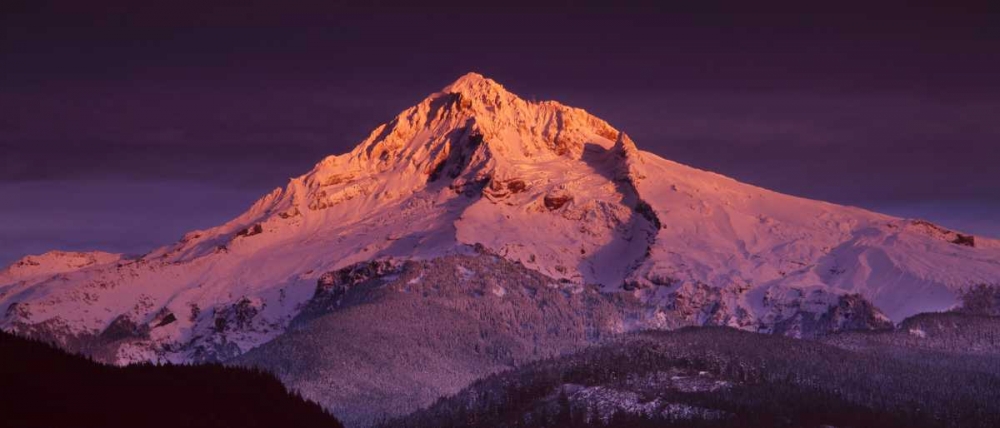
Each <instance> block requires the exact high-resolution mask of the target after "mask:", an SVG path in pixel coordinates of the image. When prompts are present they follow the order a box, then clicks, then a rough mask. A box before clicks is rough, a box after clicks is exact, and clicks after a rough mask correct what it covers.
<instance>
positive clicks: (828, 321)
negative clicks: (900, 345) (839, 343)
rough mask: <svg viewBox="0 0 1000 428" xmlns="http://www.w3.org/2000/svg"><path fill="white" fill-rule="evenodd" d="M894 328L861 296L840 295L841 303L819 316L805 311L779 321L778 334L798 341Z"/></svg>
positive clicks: (838, 298)
mask: <svg viewBox="0 0 1000 428" xmlns="http://www.w3.org/2000/svg"><path fill="white" fill-rule="evenodd" d="M893 327H894V324H893V323H892V321H890V320H889V318H887V317H886V316H885V314H883V313H882V311H880V310H879V309H878V308H876V307H875V306H873V305H872V304H871V303H870V302H868V301H867V300H865V299H864V298H863V297H861V296H859V295H857V294H848V295H842V296H837V303H836V304H835V305H832V306H830V307H829V309H827V310H826V312H823V313H820V314H816V313H814V312H810V311H807V310H804V309H801V310H798V311H796V312H795V313H794V315H792V316H790V317H787V318H784V319H782V320H781V321H778V322H777V323H775V324H774V326H773V327H772V328H771V331H772V332H774V333H778V334H782V335H785V336H792V337H798V338H814V337H820V336H824V335H827V334H830V333H839V332H844V331H875V330H891V329H892V328H893Z"/></svg>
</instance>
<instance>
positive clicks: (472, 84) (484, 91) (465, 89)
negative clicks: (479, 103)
mask: <svg viewBox="0 0 1000 428" xmlns="http://www.w3.org/2000/svg"><path fill="white" fill-rule="evenodd" d="M444 92H450V93H457V94H462V95H465V96H468V97H470V98H476V97H479V96H483V95H496V94H498V93H506V92H507V91H506V90H505V89H504V87H503V85H501V84H499V83H497V82H496V81H495V80H493V79H490V78H488V77H486V76H483V75H482V74H479V73H476V72H469V73H466V74H464V75H462V77H459V78H458V79H457V80H455V81H454V82H452V83H451V84H450V85H448V86H446V87H445V88H444Z"/></svg>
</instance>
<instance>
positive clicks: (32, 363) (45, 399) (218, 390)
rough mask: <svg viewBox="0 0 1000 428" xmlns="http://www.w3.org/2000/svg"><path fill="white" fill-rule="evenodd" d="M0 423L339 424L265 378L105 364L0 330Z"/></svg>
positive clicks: (17, 427) (222, 370) (23, 427)
mask: <svg viewBox="0 0 1000 428" xmlns="http://www.w3.org/2000/svg"><path fill="white" fill-rule="evenodd" d="M0 383H2V385H3V391H4V394H3V400H2V401H0V414H2V416H0V421H2V422H0V425H3V426H4V427H9V428H29V427H38V428H43V427H44V428H51V427H70V426H72V427H94V428H97V427H104V428H111V427H171V428H173V427H221V426H225V427H237V426H238V427H248V428H249V427H274V426H295V427H326V428H336V427H340V426H341V425H340V423H339V422H338V421H337V420H336V419H334V418H333V417H332V416H330V414H328V413H327V412H325V411H324V410H323V408H322V407H320V406H318V405H317V404H316V403H312V402H308V401H305V400H303V399H302V398H301V397H298V396H297V395H293V394H290V393H289V392H288V391H287V390H286V389H285V387H284V386H283V385H282V384H281V383H279V382H278V380H277V379H275V378H274V377H273V376H270V375H268V374H265V373H261V372H257V371H250V370H244V369H237V368H231V367H223V366H219V365H203V366H190V367H189V366H153V365H141V366H131V367H110V366H105V365H101V364H97V363H94V362H93V361H89V360H87V359H85V358H83V357H80V356H76V355H69V354H67V353H65V352H63V351H60V350H57V349H55V348H52V347H51V346H49V345H46V344H44V343H40V342H35V341H31V340H26V339H23V338H19V337H15V336H12V335H10V334H8V333H4V332H0Z"/></svg>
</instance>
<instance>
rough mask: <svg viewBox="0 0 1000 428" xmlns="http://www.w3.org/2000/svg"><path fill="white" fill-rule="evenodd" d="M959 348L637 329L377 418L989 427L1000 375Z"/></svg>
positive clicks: (998, 412)
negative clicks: (839, 344)
mask: <svg viewBox="0 0 1000 428" xmlns="http://www.w3.org/2000/svg"><path fill="white" fill-rule="evenodd" d="M964 357H965V356H964V355H950V356H943V357H941V358H938V359H933V360H918V359H896V358H894V357H893V356H888V355H884V354H880V353H874V352H852V351H848V350H843V349H838V348H836V347H833V346H829V345H824V344H820V343H816V342H813V341H809V340H795V339H789V338H785V337H780V336H776V335H770V336H761V335H758V334H753V333H747V332H742V331H737V330H733V329H728V328H716V327H705V328H685V329H682V330H679V331H671V332H642V333H636V334H628V335H624V336H622V337H620V339H619V340H616V341H614V342H613V343H609V344H606V345H603V346H595V347H591V348H588V349H586V350H583V351H581V352H577V353H574V354H571V355H567V356H563V357H560V358H553V359H548V360H544V361H539V362H535V363H532V364H528V365H525V366H523V367H519V368H517V369H515V370H511V371H507V372H503V373H498V374H495V375H492V376H488V377H486V378H484V379H482V380H478V381H476V382H475V383H473V384H472V385H470V386H469V387H468V388H465V389H463V390H462V391H461V392H459V393H457V394H454V395H452V396H449V397H447V398H444V399H442V400H440V401H438V402H436V403H434V405H432V406H429V407H428V408H427V409H424V410H422V411H419V412H416V413H414V414H412V415H409V416H406V417H403V418H398V419H396V420H393V421H391V422H390V423H387V424H384V425H383V426H386V427H410V428H419V427H533V428H542V427H592V426H606V425H605V422H608V421H610V422H611V423H610V424H609V425H610V426H612V427H637V426H638V427H645V426H648V427H819V426H845V427H876V426H877V427H992V426H996V424H997V423H1000V404H998V403H1000V402H998V399H1000V396H998V394H1000V375H998V374H997V373H996V372H995V370H994V371H993V372H988V373H987V372H982V371H979V370H976V366H975V364H968V363H967V361H966V360H965V358H964ZM993 362H994V363H995V362H996V361H995V358H994V361H993Z"/></svg>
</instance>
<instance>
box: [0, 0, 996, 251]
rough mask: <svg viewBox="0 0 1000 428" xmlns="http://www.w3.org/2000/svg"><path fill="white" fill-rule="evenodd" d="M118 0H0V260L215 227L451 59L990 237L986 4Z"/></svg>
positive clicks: (734, 158) (702, 162)
mask: <svg viewBox="0 0 1000 428" xmlns="http://www.w3.org/2000/svg"><path fill="white" fill-rule="evenodd" d="M130 3H133V4H140V3H141V2H127V3H120V4H116V3H112V2H101V1H97V2H44V1H31V2H18V1H15V2H4V5H3V6H0V8H3V9H2V10H0V64H2V67H0V153H2V155H0V201H3V202H2V203H0V264H5V263H7V262H9V261H11V260H13V259H15V258H17V257H20V256H21V255H23V254H26V253H38V252H43V251H46V250H48V249H54V248H61V249H106V250H110V251H124V252H133V253H141V252H144V251H146V250H148V249H150V248H151V247H153V246H155V245H157V244H163V243H167V242H171V241H173V240H176V239H177V238H179V237H180V236H181V234H183V233H184V232H185V231H187V230H191V229H195V228H203V227H208V226H211V225H214V224H217V223H219V222H222V221H224V220H226V219H228V218H231V217H233V216H235V215H236V214H238V213H239V212H241V211H242V210H244V209H245V208H246V207H248V206H249V205H250V203H252V202H253V200H254V199H256V198H257V197H258V196H260V195H262V194H264V193H265V192H266V191H268V190H270V189H272V188H274V187H278V186H283V185H284V184H285V182H286V180H287V179H288V178H289V177H291V176H295V175H299V174H302V173H304V172H306V171H307V170H308V169H309V168H310V167H311V166H312V165H313V164H314V163H315V162H316V161H318V160H319V159H320V158H322V157H323V156H325V155H327V154H333V153H340V152H344V151H346V150H348V149H350V148H351V147H353V145H355V144H356V143H357V142H358V141H360V140H361V139H362V138H363V137H365V136H366V135H367V134H368V132H369V131H370V130H371V129H372V128H374V127H375V126H377V125H378V124H379V123H381V122H384V121H386V120H388V119H390V118H391V117H392V116H394V115H395V114H396V113H398V112H399V111H400V110H402V109H404V108H406V107H408V106H410V105H412V104H415V103H416V102H418V101H419V100H421V99H422V98H423V97H424V96H426V95H427V94H429V93H431V92H434V91H436V90H438V89H440V88H441V87H443V86H445V85H446V84H448V83H450V81H452V80H454V79H455V78H457V77H458V76H460V75H461V74H464V73H465V72H468V71H479V72H481V73H484V74H486V75H487V76H489V77H492V78H494V79H496V80H498V81H499V82H501V83H503V84H504V85H505V86H507V87H508V88H509V89H510V90H512V91H513V92H515V93H518V94H520V95H522V96H524V97H526V98H529V99H530V98H537V99H557V100H560V101H562V102H564V103H567V104H570V105H573V106H577V107H582V108H585V109H587V110H588V111H590V112H592V113H594V114H596V115H597V116H599V117H602V118H604V119H606V120H608V121H609V122H611V123H612V124H613V125H615V126H616V127H618V128H619V129H623V130H625V131H626V132H628V133H629V134H630V135H631V136H632V137H633V139H635V140H636V142H637V143H638V144H639V146H640V147H641V148H643V149H645V150H650V151H653V152H656V153H658V154H660V155H662V156H664V157H667V158H670V159H673V160H676V161H679V162H682V163H686V164H689V165H693V166H696V167H699V168H704V169H709V170H714V171H717V172H720V173H723V174H726V175H729V176H732V177H734V178H737V179H740V180H742V181H746V182H750V183H753V184H757V185H760V186H764V187H768V188H772V189H775V190H778V191H782V192H786V193H791V194H796V195H801V196H806V197H810V198H815V199H823V200H829V201H832V202H837V203H844V204H851V205H858V206H862V207H866V208H871V209H875V210H878V211H883V212H887V213H890V214H895V215H901V216H907V217H922V218H927V219H930V220H932V221H935V222H939V223H941V224H943V225H946V226H948V227H952V228H957V229H960V230H964V231H968V232H972V233H977V234H982V235H990V236H1000V185H998V184H997V183H1000V168H998V167H997V166H998V165H1000V119H998V118H997V115H998V112H1000V85H998V84H997V77H996V76H1000V24H998V23H1000V14H998V13H997V10H996V9H995V8H994V9H993V10H990V9H989V8H988V7H989V3H988V2H981V3H975V2H966V4H957V3H955V2H951V3H949V4H950V5H951V8H921V9H913V8H898V7H892V8H890V7H883V8H882V9H873V7H874V6H872V4H874V2H869V4H868V5H867V6H866V7H864V8H859V9H856V10H853V11H851V10H791V9H787V8H778V7H774V8H771V9H766V8H765V9H757V10H751V9H747V7H746V6H742V7H741V8H733V7H731V6H728V5H725V4H722V3H711V2H710V3H699V4H701V6H685V7H687V8H688V9H676V10H667V9H662V8H661V9H651V8H641V7H627V8H626V7H618V8H609V7H604V8H595V7H586V6H582V5H580V4H578V3H573V2H563V3H561V4H560V5H559V6H558V7H539V6H537V4H536V5H533V6H520V7H519V6H515V5H510V6H504V7H496V8H494V9H491V10H471V9H465V10H463V9H457V8H452V7H443V6H442V7H424V8H422V9H414V8H409V9H405V8H389V7H379V8H375V7H372V8H368V9H363V8H358V7H346V6H339V5H337V4H336V2H326V3H325V4H326V5H325V6H323V7H321V8H315V7H307V6H298V5H295V4H294V3H295V2H282V3H281V4H282V6H281V7H274V6H273V5H265V3H263V2H246V1H244V2H234V4H241V5H243V6H242V7H240V8H234V7H224V6H211V7H209V6H205V5H199V4H198V3H194V2H192V3H189V4H185V2H169V4H168V5H166V6H162V7H153V8H149V6H128V5H129V4H130ZM246 4H250V5H251V6H246ZM504 4H509V3H506V2H504Z"/></svg>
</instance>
